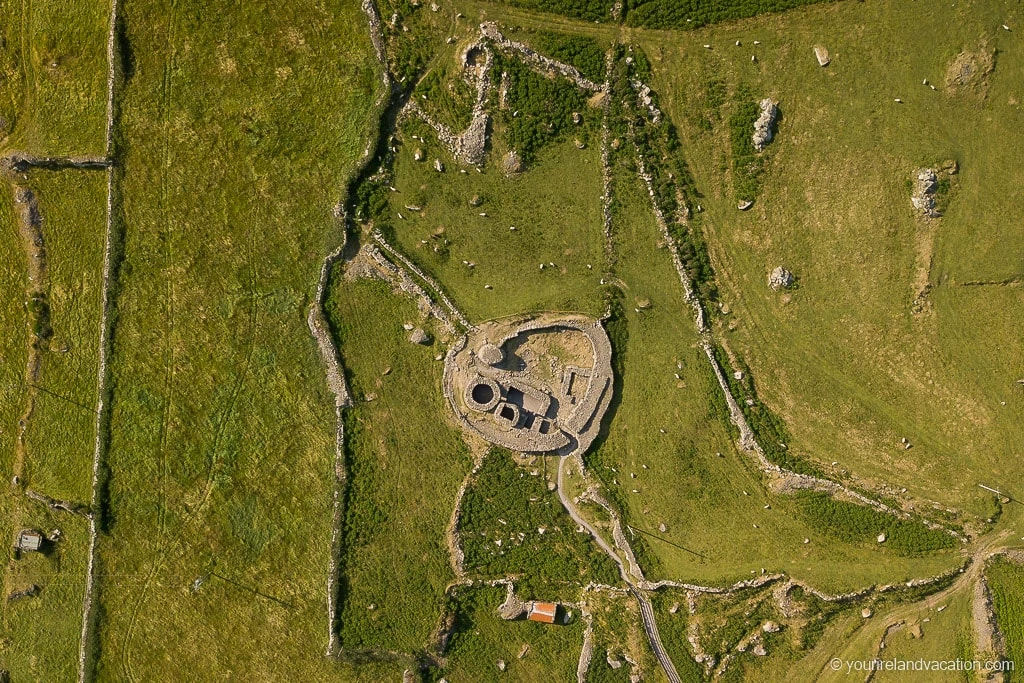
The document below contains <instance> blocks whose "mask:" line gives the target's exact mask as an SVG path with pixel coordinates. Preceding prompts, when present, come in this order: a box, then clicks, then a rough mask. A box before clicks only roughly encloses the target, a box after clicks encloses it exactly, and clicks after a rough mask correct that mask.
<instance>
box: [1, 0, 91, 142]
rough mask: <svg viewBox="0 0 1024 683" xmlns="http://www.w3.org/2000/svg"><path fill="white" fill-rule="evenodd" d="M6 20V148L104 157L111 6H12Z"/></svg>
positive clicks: (3, 52)
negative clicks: (108, 32)
mask: <svg viewBox="0 0 1024 683" xmlns="http://www.w3.org/2000/svg"><path fill="white" fill-rule="evenodd" d="M0 20H2V21H3V28H2V29H0V31H2V33H3V38H4V41H3V44H2V45H0V70H2V72H3V76H4V85H3V86H2V87H0V118H2V119H3V122H2V125H0V145H2V146H6V147H8V148H10V149H16V150H18V151H22V152H29V153H32V154H38V155H50V156H61V155H75V154H79V155H83V154H86V155H87V154H95V155H102V154H103V149H104V131H105V130H106V123H105V122H106V112H107V97H106V92H107V29H108V26H109V22H110V7H109V3H101V2H81V1H73V2H60V3H47V2H31V1H26V2H21V3H7V4H5V6H4V7H3V8H2V9H0ZM4 137H7V139H6V141H4V140H3V138H4Z"/></svg>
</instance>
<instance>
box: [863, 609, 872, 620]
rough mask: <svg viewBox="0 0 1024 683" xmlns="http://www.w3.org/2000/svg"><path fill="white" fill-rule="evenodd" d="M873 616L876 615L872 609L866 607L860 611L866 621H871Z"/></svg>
mask: <svg viewBox="0 0 1024 683" xmlns="http://www.w3.org/2000/svg"><path fill="white" fill-rule="evenodd" d="M872 614H874V612H872V611H871V608H870V607H865V608H864V609H862V610H861V611H860V615H861V616H862V617H864V618H865V619H870V618H871V615H872Z"/></svg>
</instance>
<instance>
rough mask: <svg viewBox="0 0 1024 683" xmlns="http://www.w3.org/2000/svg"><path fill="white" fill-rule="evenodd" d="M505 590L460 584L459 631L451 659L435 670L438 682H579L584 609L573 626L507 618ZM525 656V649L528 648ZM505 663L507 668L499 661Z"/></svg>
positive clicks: (456, 605) (451, 646)
mask: <svg viewBox="0 0 1024 683" xmlns="http://www.w3.org/2000/svg"><path fill="white" fill-rule="evenodd" d="M504 599H505V589H504V587H502V586H498V587H495V588H489V587H482V588H460V589H459V590H458V593H457V594H456V598H455V599H454V609H455V629H456V630H455V633H454V634H453V635H452V638H451V641H450V643H449V646H448V651H447V656H446V659H447V663H446V664H445V666H444V667H442V668H441V669H439V670H436V671H432V672H431V674H430V675H431V676H432V677H433V680H437V679H439V678H442V677H443V678H445V679H447V680H449V681H451V682H452V683H462V682H465V683H470V682H472V681H489V680H497V679H499V677H500V679H501V680H513V681H524V682H525V681H536V680H541V679H554V680H574V679H575V676H576V663H577V661H578V659H579V654H580V648H582V647H583V623H582V621H580V620H579V618H578V617H579V612H578V610H572V611H573V612H574V613H575V615H576V617H577V618H576V620H575V621H574V622H573V623H571V624H569V625H561V624H538V623H536V622H532V621H526V620H522V619H520V620H518V621H502V620H501V618H499V617H498V613H497V609H498V605H500V604H501V603H502V601H503V600H504ZM527 647H528V649H526V651H525V654H523V655H522V656H520V654H521V653H523V652H524V648H527ZM499 661H503V662H504V663H505V671H504V672H501V671H500V669H499V668H498V662H499Z"/></svg>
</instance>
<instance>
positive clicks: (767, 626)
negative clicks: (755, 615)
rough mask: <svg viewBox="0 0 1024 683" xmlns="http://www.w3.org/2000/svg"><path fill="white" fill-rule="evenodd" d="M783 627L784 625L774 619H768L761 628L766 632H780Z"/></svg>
mask: <svg viewBox="0 0 1024 683" xmlns="http://www.w3.org/2000/svg"><path fill="white" fill-rule="evenodd" d="M781 629H782V627H781V626H779V625H778V624H776V623H775V622H774V621H766V622H764V625H763V626H761V630H762V631H764V632H765V633H778V632H779V631H780V630H781Z"/></svg>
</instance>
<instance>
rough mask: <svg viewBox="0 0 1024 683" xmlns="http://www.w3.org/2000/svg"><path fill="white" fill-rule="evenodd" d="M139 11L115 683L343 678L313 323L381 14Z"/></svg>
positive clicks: (131, 111) (274, 9) (117, 369)
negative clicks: (309, 322)
mask: <svg viewBox="0 0 1024 683" xmlns="http://www.w3.org/2000/svg"><path fill="white" fill-rule="evenodd" d="M124 12H125V14H124V22H125V26H126V31H127V33H126V37H125V44H124V45H122V48H123V49H124V50H126V51H128V54H129V55H130V57H131V65H132V68H131V70H130V72H129V74H128V75H127V76H128V78H127V82H126V83H125V85H124V87H123V89H122V92H121V94H120V104H121V110H122V119H121V125H120V127H119V130H118V139H119V141H120V143H119V144H120V147H119V149H120V163H121V167H122V169H123V173H122V174H121V175H120V176H119V187H118V189H119V194H120V196H122V197H123V213H122V214H121V215H119V216H118V220H119V221H120V222H121V223H122V225H123V230H124V242H125V248H124V252H125V257H124V262H123V266H122V277H121V283H120V285H121V291H120V297H119V300H118V318H117V326H116V332H115V337H114V350H113V361H112V369H111V372H112V380H113V383H114V401H113V411H112V420H111V425H110V448H109V455H108V465H109V471H110V480H109V502H108V507H109V512H108V515H107V516H106V517H105V518H104V520H103V522H104V526H103V536H102V538H101V540H100V550H99V554H100V561H101V571H100V575H99V582H100V593H99V597H100V603H101V620H100V625H99V641H100V642H99V653H100V658H99V669H100V671H99V675H100V677H102V678H119V679H135V680H146V679H152V678H183V677H187V676H191V675H194V674H195V672H197V671H203V672H205V675H209V676H214V677H220V676H230V675H234V676H243V677H255V678H281V677H294V676H300V677H306V678H323V677H325V676H326V675H327V673H326V672H327V671H329V670H330V668H331V666H330V664H329V662H327V661H326V660H325V659H324V658H323V656H322V655H323V651H324V648H325V646H326V642H327V632H328V616H327V611H326V588H325V587H326V584H327V577H326V572H327V566H328V557H329V546H330V537H331V529H330V524H331V503H332V491H333V482H334V475H333V472H332V463H333V457H334V431H335V419H334V413H333V410H332V409H331V405H332V399H331V398H330V396H329V394H328V392H327V390H326V387H325V385H324V378H323V370H322V368H321V366H320V363H319V359H318V357H317V352H316V349H315V346H314V343H313V341H312V339H311V338H310V335H309V331H308V329H307V327H306V322H305V316H306V310H307V306H308V304H309V302H310V297H311V295H312V292H313V291H314V289H315V284H316V279H317V276H318V272H319V268H320V263H321V260H322V258H323V256H324V255H325V253H326V252H327V251H328V250H329V249H330V248H331V246H332V245H333V244H334V243H336V240H337V234H338V233H337V230H338V226H337V224H336V223H335V221H334V219H333V218H332V214H331V211H332V207H333V206H334V204H335V203H336V202H337V200H338V197H339V196H340V194H341V193H342V191H343V187H344V184H345V182H346V180H347V178H348V176H349V174H350V173H351V172H352V170H353V169H354V167H355V165H356V163H357V161H358V159H359V156H360V154H361V152H362V150H363V148H364V146H365V141H366V140H367V139H369V138H371V137H372V135H373V131H374V128H373V127H374V124H375V116H376V112H375V111H374V109H373V107H372V103H373V102H374V100H375V97H376V94H377V91H376V89H377V87H378V83H379V80H378V78H377V75H376V72H375V67H374V65H373V62H372V56H371V55H372V53H371V47H370V43H369V40H368V37H367V34H366V29H365V19H364V16H363V15H362V13H361V12H360V10H359V7H358V5H357V4H356V3H354V2H341V3H333V4H331V5H330V6H323V5H320V4H316V3H300V4H299V5H294V4H293V5H289V6H288V7H283V6H269V5H238V6H234V7H232V8H225V9H223V11H220V12H216V13H209V12H205V11H202V10H201V8H200V7H199V6H198V5H195V4H182V3H165V2H160V1H154V2H146V1H140V2H131V3H126V5H125V7H124ZM200 643H202V646H200V645H199V644H200Z"/></svg>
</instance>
